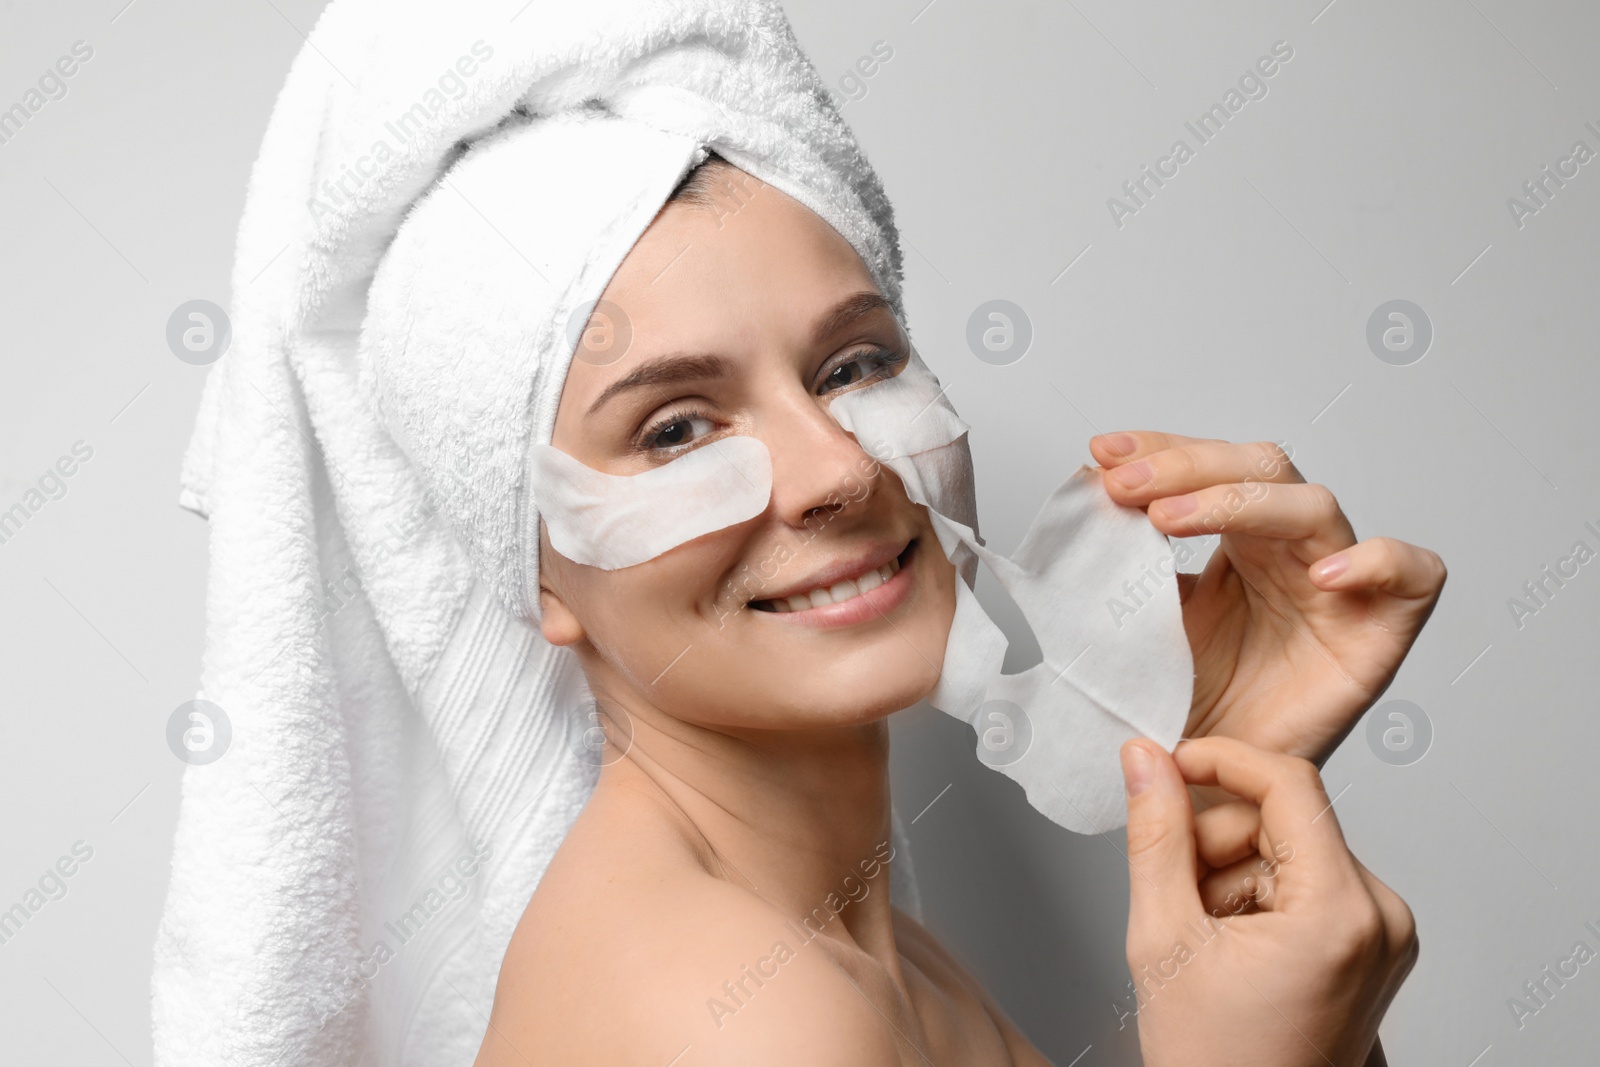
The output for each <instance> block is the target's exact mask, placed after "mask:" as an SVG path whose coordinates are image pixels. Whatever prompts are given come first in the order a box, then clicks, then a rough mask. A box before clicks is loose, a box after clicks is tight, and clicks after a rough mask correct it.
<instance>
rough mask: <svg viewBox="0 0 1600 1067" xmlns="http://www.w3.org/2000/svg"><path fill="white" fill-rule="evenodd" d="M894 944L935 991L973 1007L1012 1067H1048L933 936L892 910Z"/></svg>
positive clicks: (1048, 1062) (974, 979) (1048, 1063)
mask: <svg viewBox="0 0 1600 1067" xmlns="http://www.w3.org/2000/svg"><path fill="white" fill-rule="evenodd" d="M894 933H895V942H896V944H898V945H899V947H900V955H901V956H902V957H903V958H904V959H905V961H906V962H907V963H908V964H909V965H910V966H911V967H914V968H915V969H916V970H917V971H919V972H920V973H921V974H922V975H923V976H924V977H925V978H926V979H927V981H928V983H929V984H930V985H931V986H932V987H933V988H935V989H938V990H941V991H942V992H943V993H944V995H945V996H946V997H949V998H951V999H952V1000H955V1001H965V1002H967V1003H969V1004H972V1005H974V1006H976V1007H977V1009H978V1010H979V1011H981V1012H982V1013H983V1015H984V1016H985V1018H986V1021H987V1022H988V1023H989V1025H991V1026H992V1027H993V1028H994V1031H995V1033H996V1034H997V1036H998V1037H999V1040H1000V1041H1001V1042H1002V1043H1003V1044H1004V1046H1005V1051H1006V1053H1007V1054H1008V1055H1009V1057H1010V1060H1011V1062H1012V1063H1013V1064H1015V1065H1016V1067H1052V1065H1051V1063H1050V1060H1049V1059H1047V1058H1046V1057H1045V1055H1044V1053H1042V1052H1040V1051H1039V1050H1038V1049H1037V1048H1036V1047H1034V1044H1033V1042H1031V1041H1029V1040H1028V1038H1027V1036H1026V1035H1025V1034H1023V1032H1022V1031H1021V1030H1019V1029H1018V1028H1017V1025H1016V1024H1015V1023H1013V1022H1012V1021H1011V1018H1010V1016H1008V1015H1006V1013H1005V1011H1004V1010H1003V1009H1002V1008H1001V1007H1000V1005H999V1004H997V1003H995V1001H994V998H992V997H991V996H989V993H988V991H987V990H985V989H984V988H983V985H982V984H981V983H979V982H978V980H977V979H976V978H974V977H973V976H972V975H971V974H969V973H968V972H967V969H966V968H965V967H963V966H962V965H961V963H960V961H959V960H957V959H956V958H955V956H953V955H952V954H951V953H950V950H949V949H947V948H945V947H944V945H943V944H942V943H941V942H940V941H939V939H938V938H936V937H934V936H933V934H932V933H931V932H929V930H928V929H927V927H925V926H923V925H922V924H921V923H920V922H918V921H917V920H916V919H914V918H912V917H911V916H910V915H908V914H906V913H905V912H903V911H901V910H900V909H899V908H896V909H895V911H894Z"/></svg>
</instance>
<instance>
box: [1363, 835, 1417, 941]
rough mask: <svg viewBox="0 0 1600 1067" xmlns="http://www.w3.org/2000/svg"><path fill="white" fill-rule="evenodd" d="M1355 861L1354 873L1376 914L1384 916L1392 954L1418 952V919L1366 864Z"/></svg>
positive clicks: (1385, 937)
mask: <svg viewBox="0 0 1600 1067" xmlns="http://www.w3.org/2000/svg"><path fill="white" fill-rule="evenodd" d="M1350 858H1351V859H1352V860H1354V861H1355V867H1356V872H1357V873H1358V874H1359V875H1360V876H1361V881H1362V882H1363V883H1364V884H1365V885H1366V887H1367V892H1369V893H1370V894H1372V899H1373V902H1374V903H1376V904H1377V906H1378V912H1379V914H1380V915H1382V916H1383V930H1384V941H1385V944H1386V945H1387V946H1388V948H1389V951H1390V953H1391V954H1393V955H1397V956H1400V955H1406V954H1410V953H1415V952H1416V951H1417V917H1416V915H1414V914H1413V913H1412V911H1411V906H1410V905H1409V904H1407V903H1406V902H1405V901H1404V900H1403V899H1401V897H1400V894H1399V893H1396V892H1395V891H1394V890H1393V889H1390V888H1389V887H1388V886H1387V885H1386V884H1384V882H1383V880H1382V879H1380V878H1379V877H1378V876H1377V875H1375V874H1373V873H1372V872H1371V871H1369V870H1368V869H1367V866H1366V864H1364V863H1362V862H1361V861H1360V860H1359V859H1356V857H1355V856H1354V855H1352V856H1351V857H1350Z"/></svg>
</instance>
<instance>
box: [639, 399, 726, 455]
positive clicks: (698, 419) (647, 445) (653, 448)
mask: <svg viewBox="0 0 1600 1067" xmlns="http://www.w3.org/2000/svg"><path fill="white" fill-rule="evenodd" d="M712 429H715V427H714V426H713V425H712V422H711V419H710V418H708V417H707V416H706V415H705V413H704V412H702V411H699V410H698V409H695V408H685V409H682V410H679V411H674V412H672V413H671V414H669V415H666V416H664V417H663V418H661V419H659V420H657V421H656V422H653V423H651V424H650V426H649V427H648V428H646V429H645V430H644V431H643V432H642V433H640V435H639V439H638V441H637V442H636V444H635V446H634V447H635V448H636V449H637V450H638V451H640V452H655V453H662V454H670V453H674V452H681V451H683V450H684V449H685V448H686V447H688V446H689V445H691V444H693V443H694V442H695V441H697V440H699V439H700V438H701V437H704V436H705V435H706V434H707V433H709V432H710V431H711V430H712Z"/></svg>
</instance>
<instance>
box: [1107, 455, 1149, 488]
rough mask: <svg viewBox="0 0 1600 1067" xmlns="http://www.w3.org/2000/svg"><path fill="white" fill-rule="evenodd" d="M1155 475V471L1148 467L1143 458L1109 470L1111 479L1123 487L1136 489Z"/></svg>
mask: <svg viewBox="0 0 1600 1067" xmlns="http://www.w3.org/2000/svg"><path fill="white" fill-rule="evenodd" d="M1154 477H1155V471H1153V470H1151V469H1150V464H1148V463H1146V462H1145V461H1144V460H1142V459H1141V460H1140V461H1139V462H1137V463H1130V464H1128V465H1127V466H1126V467H1118V468H1117V469H1116V470H1114V471H1112V472H1111V480H1112V481H1114V482H1116V483H1117V484H1118V485H1120V486H1122V488H1124V489H1137V488H1139V487H1140V486H1141V485H1146V484H1148V483H1149V481H1150V479H1152V478H1154Z"/></svg>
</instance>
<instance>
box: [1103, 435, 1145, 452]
mask: <svg viewBox="0 0 1600 1067" xmlns="http://www.w3.org/2000/svg"><path fill="white" fill-rule="evenodd" d="M1104 440H1105V443H1106V447H1107V448H1109V449H1110V450H1111V451H1113V452H1115V453H1116V454H1117V455H1119V456H1131V455H1133V450H1134V449H1135V448H1138V447H1139V442H1138V441H1135V440H1134V439H1133V435H1132V434H1128V433H1113V434H1107V435H1106V437H1105V438H1104Z"/></svg>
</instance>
